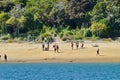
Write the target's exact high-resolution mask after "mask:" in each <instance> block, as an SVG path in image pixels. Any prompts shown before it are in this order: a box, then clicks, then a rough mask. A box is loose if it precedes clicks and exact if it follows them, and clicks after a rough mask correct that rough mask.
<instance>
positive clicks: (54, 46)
mask: <svg viewBox="0 0 120 80" xmlns="http://www.w3.org/2000/svg"><path fill="white" fill-rule="evenodd" d="M53 48H54V52H55V53H56V50H57V49H56V44H54V45H53Z"/></svg>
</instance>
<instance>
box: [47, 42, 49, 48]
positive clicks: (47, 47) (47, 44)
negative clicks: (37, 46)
mask: <svg viewBox="0 0 120 80" xmlns="http://www.w3.org/2000/svg"><path fill="white" fill-rule="evenodd" d="M49 47H50V44H49V42H48V43H47V50H49Z"/></svg>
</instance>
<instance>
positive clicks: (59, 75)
mask: <svg viewBox="0 0 120 80" xmlns="http://www.w3.org/2000/svg"><path fill="white" fill-rule="evenodd" d="M0 80H120V63H33V64H32V63H30V64H28V63H23V64H0Z"/></svg>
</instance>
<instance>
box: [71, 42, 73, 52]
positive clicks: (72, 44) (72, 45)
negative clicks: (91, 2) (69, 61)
mask: <svg viewBox="0 0 120 80" xmlns="http://www.w3.org/2000/svg"><path fill="white" fill-rule="evenodd" d="M71 47H72V50H73V41H72V42H71Z"/></svg>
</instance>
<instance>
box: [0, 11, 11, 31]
mask: <svg viewBox="0 0 120 80" xmlns="http://www.w3.org/2000/svg"><path fill="white" fill-rule="evenodd" d="M8 18H9V16H8V14H7V13H5V12H1V13H0V28H1V30H2V32H3V33H7V27H6V23H5V21H6V20H7V19H8Z"/></svg>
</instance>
